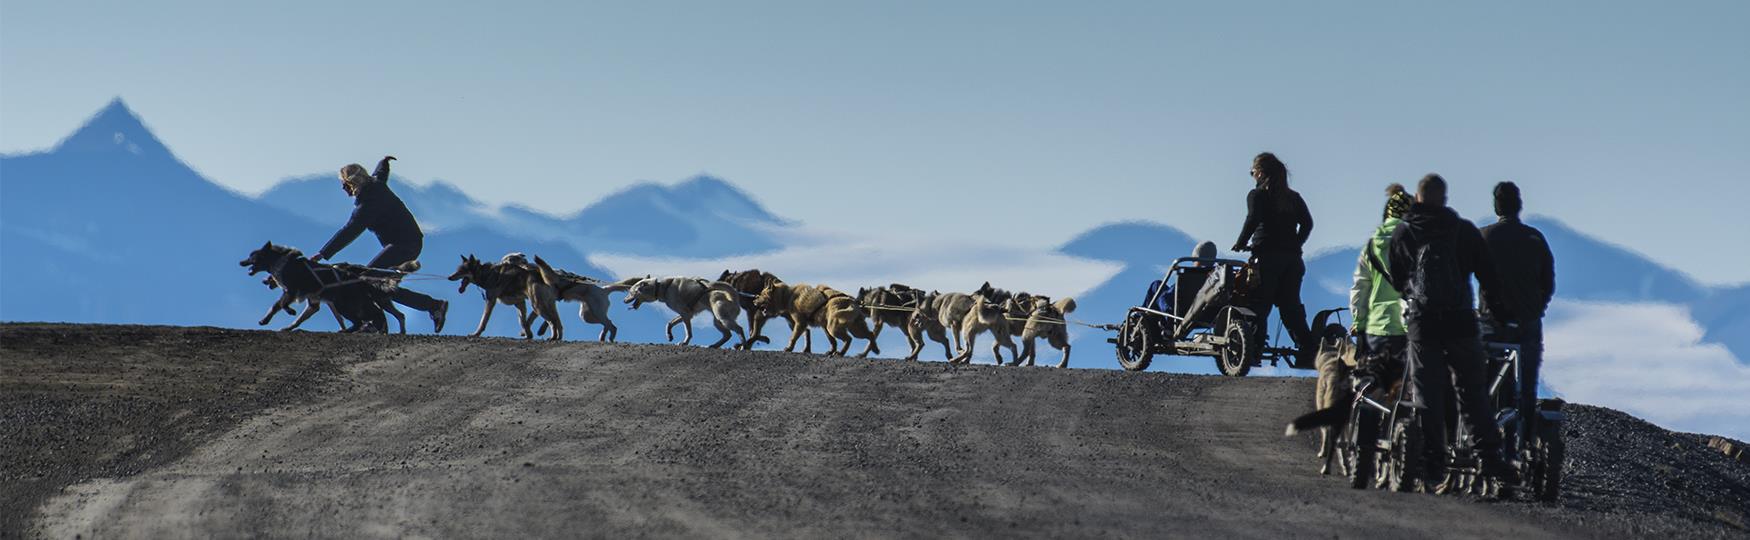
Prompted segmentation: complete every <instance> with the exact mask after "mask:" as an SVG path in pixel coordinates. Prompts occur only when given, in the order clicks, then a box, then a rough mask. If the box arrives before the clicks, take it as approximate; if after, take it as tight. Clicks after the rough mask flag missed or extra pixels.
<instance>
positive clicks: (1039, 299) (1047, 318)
mask: <svg viewBox="0 0 1750 540" xmlns="http://www.w3.org/2000/svg"><path fill="white" fill-rule="evenodd" d="M1016 303H1017V304H1018V305H1021V306H1022V309H1021V310H1020V311H1022V312H1025V313H1026V314H1027V315H1026V317H1025V318H1026V321H1025V322H1020V323H1017V322H1016V321H1015V320H1013V319H1011V320H1010V321H1009V324H1010V326H1011V327H1013V326H1015V325H1017V324H1019V325H1020V326H1021V355H1020V356H1016V357H1015V361H1014V362H1012V363H1010V364H1009V365H1011V366H1017V365H1021V362H1022V361H1023V360H1025V361H1026V363H1027V365H1029V366H1031V365H1033V360H1034V359H1035V358H1037V357H1038V356H1039V349H1037V348H1036V347H1035V346H1034V341H1035V340H1038V339H1039V338H1045V344H1047V345H1050V346H1051V348H1053V349H1057V350H1060V351H1063V359H1061V360H1058V361H1057V367H1059V368H1067V367H1069V328H1068V321H1066V320H1065V319H1064V317H1065V316H1068V315H1069V314H1070V313H1071V312H1073V311H1075V310H1076V301H1075V299H1074V298H1064V299H1062V300H1058V301H1057V302H1055V303H1053V302H1052V301H1051V299H1050V298H1046V297H1044V296H1037V295H1035V296H1029V297H1027V299H1026V300H1025V301H1022V300H1020V299H1019V297H1017V300H1016Z"/></svg>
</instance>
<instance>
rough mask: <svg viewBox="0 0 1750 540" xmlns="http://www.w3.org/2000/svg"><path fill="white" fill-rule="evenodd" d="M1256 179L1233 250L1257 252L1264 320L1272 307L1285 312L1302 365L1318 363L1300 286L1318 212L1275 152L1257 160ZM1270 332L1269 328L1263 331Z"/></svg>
mask: <svg viewBox="0 0 1750 540" xmlns="http://www.w3.org/2000/svg"><path fill="white" fill-rule="evenodd" d="M1252 179H1253V180H1254V181H1256V182H1257V187H1255V188H1252V191H1251V192H1250V193H1247V194H1246V223H1245V225H1244V226H1243V227H1241V228H1240V239H1239V240H1238V241H1236V242H1234V246H1233V250H1234V251H1236V252H1239V251H1251V252H1252V256H1253V263H1254V264H1255V265H1256V266H1255V267H1254V268H1255V270H1256V271H1257V272H1258V281H1257V288H1256V289H1254V290H1253V292H1252V294H1254V295H1255V298H1256V303H1255V304H1253V306H1252V309H1253V310H1254V311H1257V312H1258V318H1259V320H1268V318H1269V316H1270V307H1271V306H1275V307H1276V308H1277V309H1278V310H1280V311H1281V312H1280V315H1281V317H1282V326H1283V327H1285V328H1287V329H1288V337H1289V339H1292V340H1294V348H1295V350H1296V351H1304V352H1297V353H1295V357H1294V361H1295V365H1296V366H1301V365H1305V366H1307V367H1310V366H1311V365H1312V354H1313V352H1314V350H1315V349H1316V345H1317V342H1315V341H1314V340H1312V339H1311V334H1312V332H1311V331H1310V330H1308V329H1307V323H1306V305H1305V304H1302V303H1301V301H1300V284H1301V281H1302V280H1304V279H1305V278H1306V261H1305V260H1303V259H1301V246H1303V245H1305V244H1306V239H1307V237H1308V236H1311V235H1312V228H1313V220H1312V213H1311V212H1309V211H1307V208H1306V201H1305V200H1303V199H1301V198H1300V194H1299V193H1296V192H1295V191H1294V190H1293V189H1289V188H1288V166H1286V165H1283V164H1282V161H1281V160H1279V159H1276V155H1275V154H1271V153H1269V152H1264V153H1261V154H1258V156H1257V157H1255V158H1252ZM1259 332H1260V334H1261V335H1262V334H1264V333H1265V331H1264V329H1262V328H1260V329H1259Z"/></svg>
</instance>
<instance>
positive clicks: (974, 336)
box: [949, 294, 1021, 366]
mask: <svg viewBox="0 0 1750 540" xmlns="http://www.w3.org/2000/svg"><path fill="white" fill-rule="evenodd" d="M969 298H971V301H972V305H971V306H969V307H968V309H967V310H966V315H965V317H964V318H963V319H961V322H960V343H961V344H962V345H964V346H963V347H961V349H960V354H959V355H958V356H955V357H954V358H953V359H951V360H949V362H953V363H957V364H970V363H972V350H973V349H972V348H973V347H974V346H975V345H976V344H977V342H978V334H979V333H981V332H985V331H989V332H990V335H991V337H992V341H993V343H992V344H991V346H990V352H991V354H992V355H995V357H996V363H997V365H999V366H1000V365H1002V363H1003V347H1008V348H1009V355H1010V356H1020V355H1021V353H1020V351H1018V350H1017V349H1016V348H1015V341H1014V340H1013V339H1010V336H1011V335H1012V334H1011V333H1010V332H1011V331H1010V329H1009V328H1010V326H1011V325H1010V323H1009V317H1010V311H1011V309H1012V307H1013V306H1014V305H1015V301H1014V300H1010V301H1008V302H1004V303H997V302H993V301H991V300H990V299H988V298H985V297H984V296H982V295H976V294H975V295H972V296H970V297H969Z"/></svg>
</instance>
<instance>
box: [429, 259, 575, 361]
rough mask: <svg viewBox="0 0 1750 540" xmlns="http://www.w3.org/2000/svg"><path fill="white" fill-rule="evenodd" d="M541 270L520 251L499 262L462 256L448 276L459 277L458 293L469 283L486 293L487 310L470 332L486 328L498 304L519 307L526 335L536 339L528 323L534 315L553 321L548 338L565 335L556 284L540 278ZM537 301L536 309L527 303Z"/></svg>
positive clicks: (519, 323) (451, 278) (465, 289)
mask: <svg viewBox="0 0 1750 540" xmlns="http://www.w3.org/2000/svg"><path fill="white" fill-rule="evenodd" d="M539 274H540V271H539V270H537V269H536V268H534V266H533V265H530V264H529V263H528V261H527V260H525V259H524V257H523V254H521V253H509V254H506V255H505V256H504V258H502V259H500V260H499V262H496V263H489V262H481V261H480V259H477V258H475V257H474V256H473V255H468V256H464V257H462V263H461V264H460V265H457V266H456V271H455V272H454V273H451V274H450V276H449V280H450V281H459V282H461V285H460V286H458V287H457V288H456V292H457V293H464V292H468V285H470V284H472V285H474V286H476V287H479V288H480V293H481V294H482V295H484V296H485V297H486V311H485V312H484V313H481V314H480V327H478V328H475V329H474V333H473V334H469V335H471V336H475V337H479V336H480V334H483V333H485V332H486V323H487V322H488V321H491V320H492V309H493V308H494V307H496V306H497V304H501V303H502V304H504V305H507V306H512V307H515V308H516V311H517V324H518V325H520V326H521V327H522V328H521V330H522V334H521V337H522V338H523V339H534V338H535V333H534V332H532V331H530V329H529V326H530V325H531V324H533V323H534V320H535V316H536V315H539V316H540V317H541V318H542V319H546V324H549V325H552V327H553V335H552V336H551V337H549V339H551V340H554V341H558V340H560V339H564V334H565V329H564V326H563V323H562V322H561V321H560V317H559V306H558V305H557V300H558V297H559V294H558V292H557V291H555V290H554V288H553V287H550V286H548V285H547V284H546V283H543V282H542V281H541V277H540V275H539ZM525 302H527V303H530V304H533V305H534V311H535V312H534V313H529V308H528V307H527V306H525V305H524V303H525Z"/></svg>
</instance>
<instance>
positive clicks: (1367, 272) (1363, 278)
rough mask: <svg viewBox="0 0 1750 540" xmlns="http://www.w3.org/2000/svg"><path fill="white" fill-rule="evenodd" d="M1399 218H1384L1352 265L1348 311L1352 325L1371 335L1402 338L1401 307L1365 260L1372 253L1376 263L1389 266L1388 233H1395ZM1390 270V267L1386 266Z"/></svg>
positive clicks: (1390, 287) (1393, 293)
mask: <svg viewBox="0 0 1750 540" xmlns="http://www.w3.org/2000/svg"><path fill="white" fill-rule="evenodd" d="M1401 222H1402V220H1400V219H1398V218H1386V220H1385V222H1384V223H1380V224H1379V229H1378V230H1375V231H1374V232H1373V238H1369V239H1367V244H1366V245H1363V246H1361V257H1360V259H1359V260H1357V261H1356V265H1355V285H1354V286H1353V287H1350V288H1349V311H1350V312H1351V313H1353V314H1354V315H1355V325H1356V326H1359V327H1361V330H1362V331H1363V332H1367V335H1370V336H1401V335H1404V304H1403V302H1402V301H1401V300H1400V297H1399V296H1398V290H1397V289H1394V288H1392V285H1391V281H1389V280H1387V279H1386V277H1385V276H1383V275H1381V274H1380V273H1379V272H1378V271H1375V270H1374V269H1373V263H1372V262H1369V261H1368V260H1367V254H1368V252H1372V253H1373V256H1374V257H1375V260H1377V261H1379V264H1383V265H1390V264H1391V262H1390V258H1391V257H1390V255H1389V254H1390V252H1391V250H1390V249H1387V248H1388V247H1389V246H1390V244H1391V233H1392V231H1394V230H1397V228H1398V223H1401ZM1387 268H1388V269H1389V268H1390V266H1387Z"/></svg>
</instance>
